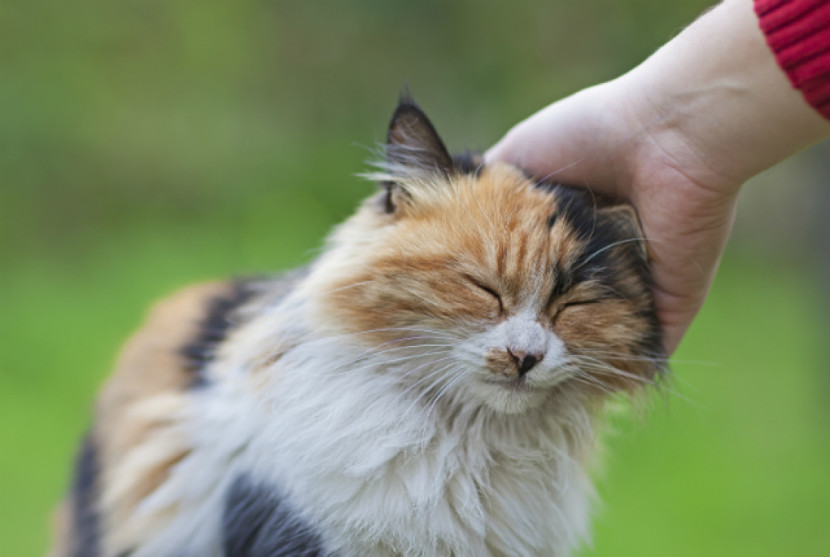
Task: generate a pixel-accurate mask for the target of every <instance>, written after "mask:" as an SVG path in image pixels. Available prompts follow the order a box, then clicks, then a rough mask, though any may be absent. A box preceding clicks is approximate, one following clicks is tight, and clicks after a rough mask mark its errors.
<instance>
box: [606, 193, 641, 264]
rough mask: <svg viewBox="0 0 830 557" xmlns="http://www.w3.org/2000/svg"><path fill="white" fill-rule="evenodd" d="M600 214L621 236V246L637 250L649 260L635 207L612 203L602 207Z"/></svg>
mask: <svg viewBox="0 0 830 557" xmlns="http://www.w3.org/2000/svg"><path fill="white" fill-rule="evenodd" d="M598 216H599V218H601V219H602V220H603V221H604V223H605V225H606V226H609V227H611V228H612V229H613V230H614V233H615V236H617V237H619V238H621V240H619V241H620V242H621V243H620V246H621V247H625V248H626V249H627V250H629V251H633V252H635V253H636V254H637V255H638V256H639V257H641V258H642V259H643V260H646V261H647V260H648V258H649V255H648V245H647V244H646V239H645V236H644V235H643V228H642V226H641V225H640V219H639V218H638V217H637V211H635V210H634V207H632V206H631V205H628V204H621V205H612V206H610V207H604V208H602V209H600V210H599V214H598Z"/></svg>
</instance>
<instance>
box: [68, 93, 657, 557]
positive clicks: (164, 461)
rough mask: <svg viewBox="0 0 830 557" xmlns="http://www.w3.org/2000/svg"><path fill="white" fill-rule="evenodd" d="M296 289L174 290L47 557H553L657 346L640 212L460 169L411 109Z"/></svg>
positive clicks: (135, 348) (95, 435) (127, 360)
mask: <svg viewBox="0 0 830 557" xmlns="http://www.w3.org/2000/svg"><path fill="white" fill-rule="evenodd" d="M371 177H372V179H374V180H376V181H377V182H378V183H379V184H380V185H381V189H380V191H379V192H378V193H377V194H376V195H375V196H373V197H371V198H369V199H368V200H367V201H366V202H364V203H363V205H362V206H361V207H360V208H359V210H358V211H357V213H356V214H355V215H354V216H353V217H351V218H350V219H348V220H347V221H346V222H345V223H343V224H342V225H340V226H339V227H338V228H337V229H336V230H335V231H334V233H333V234H332V235H331V237H330V238H329V240H328V243H327V247H326V250H325V251H324V253H323V254H322V256H321V257H320V258H319V259H318V260H317V261H315V262H314V263H313V264H312V265H311V266H310V268H309V269H307V270H302V271H298V272H294V273H291V274H288V275H282V276H280V277H276V278H266V279H260V280H248V281H236V282H231V283H215V284H207V285H200V286H196V287H192V288H189V289H187V290H184V291H183V292H181V293H179V294H177V295H176V296H174V297H172V298H171V299H169V300H166V301H164V302H162V303H160V304H159V305H158V306H156V308H155V309H154V310H153V311H152V313H151V314H150V316H149V319H148V321H147V323H146V325H145V326H144V328H143V329H141V330H140V331H139V332H138V333H137V335H136V336H135V337H133V338H132V339H131V340H130V341H129V343H128V344H127V345H126V347H125V349H124V351H123V353H122V355H121V357H120V360H119V361H118V364H117V367H116V370H115V373H114V374H113V376H112V377H111V378H110V379H109V381H108V382H107V384H106V386H105V387H104V389H103V392H102V393H101V395H100V398H99V401H98V403H97V406H96V410H95V420H94V424H93V426H92V428H91V430H90V432H89V434H88V435H87V437H86V440H85V441H84V445H83V448H82V450H81V453H80V457H79V459H78V462H77V466H76V476H75V482H74V485H73V489H72V493H71V495H70V497H69V498H68V500H67V502H66V503H65V504H64V507H63V509H62V510H61V512H60V514H59V518H58V536H57V537H58V542H57V545H56V548H55V549H54V552H53V555H55V556H59V557H82V556H83V557H97V556H107V557H122V556H129V557H168V556H169V557H213V556H217V557H218V556H222V555H227V556H232V557H237V556H241V557H247V556H250V557H266V556H270V557H276V556H286V555H308V556H312V555H320V556H322V555H332V556H335V555H336V556H343V557H348V556H361V557H363V556H392V555H406V556H443V555H446V556H449V555H454V556H476V557H479V556H486V555H517V556H518V555H522V556H525V555H526V556H532V555H546V556H564V555H568V554H569V553H570V552H571V550H572V549H573V548H574V547H576V546H577V544H578V543H579V542H580V540H584V539H585V538H586V537H587V534H588V522H589V520H588V519H589V507H590V500H591V485H590V482H589V479H588V477H587V475H586V471H585V470H586V465H587V462H588V460H589V458H590V456H591V452H592V447H593V445H594V437H595V430H596V426H597V424H596V422H597V416H598V414H599V411H600V408H601V406H602V404H603V401H604V400H605V399H607V397H608V396H609V395H610V394H612V393H616V392H620V391H634V390H637V389H639V388H640V387H641V386H642V385H644V384H649V383H652V382H653V380H654V379H655V377H656V376H657V375H658V374H659V373H660V371H661V366H660V362H661V361H663V360H662V359H661V356H662V353H663V350H662V344H661V340H660V329H659V325H658V322H657V319H656V317H655V311H654V305H653V300H652V295H651V290H650V286H649V272H648V263H647V256H646V251H645V248H644V244H643V241H642V238H641V233H640V231H639V228H638V224H637V219H636V216H635V214H634V213H633V210H632V209H631V208H630V207H629V206H626V205H613V204H608V203H606V202H605V201H604V200H601V199H597V198H595V197H594V196H592V195H591V193H590V192H589V191H588V190H586V189H577V188H569V187H566V186H562V185H557V184H553V183H547V182H537V181H534V180H532V179H530V178H528V177H527V176H526V175H525V174H523V173H522V172H521V171H520V170H519V169H517V168H514V167H512V166H509V165H506V164H493V165H490V166H483V165H482V163H481V161H480V160H479V159H478V158H477V157H474V156H469V155H468V156H464V157H455V158H453V157H451V156H450V155H449V154H448V152H447V150H446V148H445V147H444V145H443V143H442V141H441V139H440V138H439V136H438V134H437V133H436V132H435V129H434V128H433V126H432V124H431V123H430V122H429V120H428V119H427V117H426V116H425V115H424V114H423V112H421V110H420V109H419V108H418V107H417V106H416V105H415V104H414V102H412V101H411V100H410V99H408V98H404V99H402V100H401V102H400V104H399V106H398V107H397V110H396V111H395V113H394V115H393V118H392V121H391V124H390V127H389V132H388V139H387V145H386V157H385V160H383V161H381V162H380V163H379V164H378V166H377V169H376V171H375V172H373V173H372V174H371Z"/></svg>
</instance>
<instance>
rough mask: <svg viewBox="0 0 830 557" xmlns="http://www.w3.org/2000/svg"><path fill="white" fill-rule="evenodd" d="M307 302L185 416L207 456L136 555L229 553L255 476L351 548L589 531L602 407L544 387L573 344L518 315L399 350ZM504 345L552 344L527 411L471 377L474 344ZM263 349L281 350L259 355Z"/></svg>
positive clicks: (562, 546)
mask: <svg viewBox="0 0 830 557" xmlns="http://www.w3.org/2000/svg"><path fill="white" fill-rule="evenodd" d="M309 304H310V302H309V301H308V298H307V297H306V296H305V294H303V292H302V289H301V290H300V291H297V292H295V293H294V295H292V296H290V297H289V298H288V299H287V300H285V301H284V302H283V303H282V304H280V305H279V306H278V307H274V308H271V309H270V310H268V311H267V312H266V313H265V314H264V315H262V316H261V317H259V318H258V319H256V320H255V321H254V322H252V323H250V324H249V325H248V326H246V328H245V329H243V330H242V331H240V333H239V337H240V338H242V337H244V338H245V339H246V341H245V342H244V343H243V342H238V343H236V344H234V343H229V346H233V347H234V349H233V350H228V351H226V352H224V353H222V354H221V355H220V358H219V359H218V360H216V361H215V362H214V364H213V366H212V367H211V368H210V370H209V371H210V372H211V373H212V375H213V378H212V379H213V382H214V385H213V386H212V387H210V388H208V389H205V390H202V391H194V394H193V395H192V396H193V404H192V405H191V406H190V407H189V409H188V410H187V411H186V412H185V414H183V415H182V416H181V417H180V422H181V423H182V428H183V430H184V431H185V433H186V434H187V435H188V436H189V437H190V439H191V440H192V444H193V447H194V450H193V451H192V453H191V454H190V455H189V456H188V457H187V458H185V459H184V460H183V461H181V462H180V463H179V464H178V465H177V466H176V467H175V468H174V469H173V471H172V473H171V476H170V478H169V479H168V481H167V482H166V483H165V484H163V485H162V486H161V487H160V488H159V489H158V490H157V491H156V492H155V493H154V494H153V495H152V496H151V497H150V498H148V499H147V500H146V501H145V502H144V503H143V505H142V508H141V509H140V512H143V513H154V512H160V511H161V510H163V509H168V508H171V506H175V508H176V511H177V512H176V513H175V514H174V515H173V518H172V519H171V521H170V522H169V524H168V525H167V527H166V528H164V529H163V530H161V531H159V532H158V535H157V536H156V537H155V538H154V539H153V540H151V541H150V542H148V543H145V544H144V545H142V546H141V549H139V550H138V551H136V552H135V553H134V554H133V555H134V557H149V556H166V555H179V554H181V553H179V552H180V551H181V550H183V549H184V548H186V549H187V552H186V554H187V555H199V556H204V557H212V556H217V557H218V556H220V555H221V550H220V549H219V547H220V546H221V542H220V539H221V529H220V527H219V525H220V520H221V512H222V497H223V493H224V491H225V489H227V487H228V485H229V482H231V481H232V480H233V478H234V477H236V476H237V474H241V473H244V474H248V475H249V477H251V478H252V479H253V480H254V481H257V482H260V483H262V484H264V485H273V486H275V488H278V489H279V491H280V492H281V493H284V494H286V496H287V498H288V500H289V501H290V503H291V504H292V505H293V506H294V507H295V508H296V509H297V510H298V511H300V513H301V514H302V516H303V518H304V519H305V520H307V521H309V522H310V523H311V524H313V525H314V527H315V529H316V530H317V531H319V532H320V533H321V535H322V537H323V540H324V544H325V547H326V549H327V550H328V551H330V552H332V553H336V554H337V555H343V556H381V555H407V556H441V555H455V556H468V555H469V556H476V557H478V556H487V555H517V556H519V555H527V556H531V555H546V556H563V555H568V554H569V553H570V551H571V549H572V548H574V547H575V546H576V545H577V543H578V542H579V541H580V540H581V539H584V538H585V537H586V536H587V530H588V502H589V499H590V485H589V482H588V480H587V478H586V475H585V473H584V462H583V459H584V457H585V455H586V454H587V453H588V452H589V449H590V446H591V445H592V442H593V433H592V431H593V426H592V418H591V415H592V412H591V411H590V410H591V409H590V408H589V407H588V403H587V402H586V401H584V400H583V399H582V398H581V397H580V395H579V392H578V391H576V390H574V391H573V392H568V391H567V390H565V389H566V388H567V385H564V386H562V389H560V390H558V391H557V390H555V389H550V388H547V389H544V390H543V389H542V387H548V386H550V385H554V384H556V382H557V381H558V380H559V378H557V377H556V373H555V370H556V369H557V366H556V362H557V361H558V358H560V357H561V351H562V346H561V341H559V340H558V339H557V338H556V337H555V336H552V335H551V334H550V333H545V334H542V333H541V332H540V331H539V329H537V328H536V326H534V324H533V322H532V320H530V319H529V318H528V317H527V316H520V317H518V318H516V320H513V321H510V320H509V321H507V322H505V324H504V325H503V326H501V327H496V328H495V329H494V330H492V331H490V332H489V333H488V334H489V336H488V335H483V336H482V337H480V338H476V339H470V341H469V342H467V343H465V344H464V345H463V346H457V347H452V348H446V347H438V348H437V350H435V351H433V352H431V353H430V352H429V351H424V354H423V355H422V356H419V355H418V354H415V355H413V353H412V352H411V351H410V352H408V353H407V354H409V356H411V357H403V356H398V357H397V358H396V357H393V356H391V354H394V352H390V351H387V352H384V351H383V350H384V349H383V348H380V349H378V350H367V348H366V347H365V345H362V343H361V339H360V338H356V337H352V336H348V335H335V334H323V333H320V331H321V330H322V328H321V327H320V325H319V323H313V322H309V316H310V315H314V314H315V311H312V308H310V307H309ZM310 331H317V333H316V334H315V333H311V332H310ZM496 344H499V345H501V346H514V347H519V346H522V347H525V348H526V349H528V350H537V349H542V348H540V347H543V348H544V350H545V360H544V361H545V362H546V363H547V364H546V365H547V367H546V368H540V369H539V373H538V377H539V379H538V382H539V385H538V386H539V392H544V393H545V394H544V396H542V397H541V399H539V400H534V402H533V403H532V404H526V405H525V407H524V410H525V411H523V412H521V413H517V414H515V415H507V414H506V413H505V412H501V411H496V410H494V409H493V408H494V407H496V408H498V406H499V404H498V403H496V402H493V401H494V400H495V399H494V395H493V394H492V392H491V391H494V390H495V389H496V387H495V386H493V385H489V386H488V387H489V388H490V391H486V392H487V393H489V394H485V400H484V402H492V404H489V405H488V404H482V400H481V398H480V394H476V393H477V391H476V389H475V388H474V387H473V386H474V385H478V384H480V379H481V377H479V375H478V374H479V373H480V367H477V366H476V365H474V361H475V356H474V354H475V352H476V350H479V352H480V354H483V352H481V350H483V349H485V348H487V347H489V346H493V345H496ZM362 346H363V347H362ZM476 346H478V348H476ZM257 347H258V348H260V349H262V348H263V347H266V350H265V353H271V354H274V353H277V352H279V353H281V354H282V356H281V357H280V358H277V359H275V361H274V362H273V363H270V364H264V361H265V360H259V359H254V360H252V359H251V354H257V353H258V354H264V353H263V351H262V350H260V351H257V350H255V348H257ZM396 348H397V347H394V346H393V347H390V350H393V349H396ZM404 352H405V351H404ZM395 360H397V363H396V362H395ZM540 365H541V364H540ZM536 371H537V370H533V371H532V372H531V374H530V375H531V376H532V374H533V373H536ZM253 375H255V376H257V377H258V379H257V380H254V379H252V376H253ZM498 389H501V390H503V391H504V390H506V389H503V388H502V387H498ZM537 394H538V393H537ZM436 395H440V399H437V400H436ZM206 525H214V526H213V527H210V526H206Z"/></svg>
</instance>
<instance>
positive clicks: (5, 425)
mask: <svg viewBox="0 0 830 557" xmlns="http://www.w3.org/2000/svg"><path fill="white" fill-rule="evenodd" d="M706 5H707V3H706V2H703V1H697V0H696V1H694V2H682V3H664V2H658V1H656V0H631V1H629V0H626V1H611V0H604V1H600V0H590V1H582V2H575V1H569V2H565V1H562V2H549V3H541V4H540V3H537V2H532V1H530V0H515V1H514V2H510V3H506V2H496V1H483V2H473V1H472V0H467V1H458V2H438V1H437V0H431V1H427V2H420V3H417V4H416V3H403V2H385V1H380V0H362V1H357V2H351V3H342V2H334V1H327V2H303V3H301V2H287V1H285V2H264V1H252V0H243V1H239V2H235V3H212V2H199V3H188V2H183V1H176V0H170V1H161V0H143V1H138V0H131V1H126V0H125V1H123V2H117V3H113V2H105V1H103V0H94V1H90V0H85V1H82V2H76V3H71V4H70V3H63V2H57V1H56V0H41V1H39V2H36V3H24V2H20V1H14V0H13V1H12V2H8V3H5V4H4V5H3V6H2V7H0V36H1V37H3V39H2V40H3V48H0V83H2V86H1V87H0V315H2V319H0V555H2V556H6V555H9V556H18V555H20V556H28V555H39V554H41V553H42V552H43V550H44V548H45V547H46V544H47V530H46V522H47V520H46V519H47V515H48V513H49V511H50V509H51V508H52V506H53V505H54V503H55V502H56V501H57V500H58V498H59V497H60V494H61V493H62V491H63V489H64V487H65V485H66V483H67V478H68V474H69V462H70V460H71V455H72V454H73V452H74V450H75V445H76V442H77V439H78V437H79V435H80V434H81V432H82V431H83V430H84V429H85V427H86V426H87V424H88V418H89V407H90V404H91V401H92V400H93V395H94V392H95V390H96V389H97V387H98V385H99V384H100V382H101V381H102V379H103V378H104V377H105V376H106V374H107V372H108V368H109V366H110V364H111V362H112V360H113V358H114V355H115V353H116V350H117V347H118V346H119V345H120V343H121V342H122V341H123V339H124V338H125V337H126V335H128V334H129V332H130V331H131V330H133V329H134V328H135V326H136V325H137V324H138V322H139V321H140V319H141V315H142V314H143V312H144V310H145V309H146V307H147V306H148V304H149V303H150V302H151V301H152V300H154V299H156V298H158V297H161V296H163V295H165V294H167V293H169V292H170V291H172V290H174V289H175V288H177V287H179V286H181V285H184V284H186V283H189V282H194V281H198V280H202V279H207V278H213V277H220V276H226V275H229V274H243V273H245V272H252V271H253V272H255V271H262V270H270V269H280V268H288V267H291V266H294V265H297V264H300V263H302V262H303V261H307V260H308V259H310V258H311V257H313V255H314V250H315V249H316V248H317V247H318V246H319V245H320V240H321V238H322V237H323V236H324V235H325V233H326V232H327V231H328V230H329V229H330V227H331V226H332V225H333V224H334V223H336V222H338V221H339V220H341V219H342V218H343V217H345V216H346V215H348V214H349V212H350V211H351V210H352V208H353V207H354V205H355V203H356V202H357V200H358V199H360V198H361V197H362V196H364V195H366V194H368V193H369V192H371V191H372V186H371V185H370V184H365V183H363V182H361V181H360V180H359V179H357V178H354V177H353V174H354V173H356V172H359V171H361V170H363V163H362V161H363V160H364V159H365V158H366V157H367V155H368V152H367V149H366V148H365V147H366V146H372V145H373V144H374V142H375V141H377V140H379V139H381V138H382V137H383V134H384V132H385V124H386V121H387V118H388V116H389V114H390V113H391V110H392V108H393V106H394V103H395V99H396V96H397V93H398V90H399V89H400V87H401V85H402V84H403V83H404V82H406V81H408V82H409V83H410V85H411V86H412V89H413V92H414V93H415V96H416V99H418V101H419V102H420V103H421V104H422V105H423V106H424V108H425V109H426V110H427V112H428V113H429V114H430V115H431V117H432V118H433V120H434V122H435V123H436V125H437V126H438V128H439V130H440V131H441V132H442V134H443V135H444V136H445V139H446V140H447V143H448V144H449V145H450V146H451V147H453V148H455V149H459V150H460V149H463V148H465V147H471V148H476V147H486V146H487V145H488V144H490V143H491V142H492V141H494V140H495V139H496V138H497V137H498V135H499V134H500V133H503V131H504V130H505V129H506V128H507V127H509V126H510V125H511V124H513V123H514V122H515V121H516V120H518V119H519V118H521V117H523V116H525V115H527V114H528V113H529V112H531V111H533V110H535V109H537V108H538V107H540V106H542V105H544V104H545V103H547V102H549V101H550V100H552V99H554V98H556V97H558V96H561V95H564V94H567V93H569V92H571V91H573V90H576V89H578V88H580V87H583V86H586V85H590V84H592V83H595V82H598V81H602V80H604V79H609V78H611V77H613V76H615V75H617V74H619V73H621V72H623V71H625V70H626V69H627V68H629V67H630V66H632V65H633V64H635V63H636V62H638V61H639V60H641V59H642V58H643V57H645V56H646V55H647V54H648V53H649V52H650V51H651V50H653V49H654V48H656V47H657V46H658V45H660V44H661V43H662V42H663V41H665V39H666V38H668V37H669V36H671V35H672V34H673V33H674V32H675V31H676V30H677V29H679V28H680V27H681V26H682V25H683V24H685V23H687V22H689V21H690V20H691V19H692V18H693V17H694V16H695V15H696V14H697V13H699V12H700V10H701V9H702V8H703V7H704V6H706ZM740 253H741V250H740V246H734V249H733V253H732V254H730V255H729V256H727V258H726V262H725V265H724V269H723V272H722V273H721V275H720V276H719V279H718V282H717V284H716V285H715V289H714V291H713V294H712V297H711V299H710V301H709V303H708V305H707V307H706V308H705V309H704V311H703V313H702V315H701V317H700V319H699V320H698V321H697V322H696V324H695V326H694V328H693V329H692V331H691V333H690V334H689V336H688V338H687V340H686V342H685V344H684V346H683V347H682V349H681V351H680V352H679V353H678V355H677V359H678V362H677V363H676V364H675V366H674V369H675V375H676V377H677V382H676V384H675V385H674V386H673V389H674V390H675V391H678V392H679V393H680V394H679V395H668V396H666V397H665V400H664V401H663V402H657V403H656V404H655V408H654V409H653V410H652V411H651V412H650V413H649V415H648V416H647V417H646V418H645V419H642V420H640V421H638V420H626V419H619V420H617V423H616V424H615V429H616V434H615V435H614V436H612V437H611V438H610V440H609V445H610V447H609V451H608V452H609V458H608V463H607V466H606V471H605V473H604V474H603V476H602V479H601V481H600V486H601V492H602V495H603V499H604V501H605V505H604V508H603V510H602V511H601V512H600V513H599V516H598V520H597V524H596V531H597V535H596V542H595V549H594V550H592V551H586V552H585V554H586V555H635V554H636V555H639V556H647V555H666V554H671V555H680V556H682V555H713V556H716V555H724V556H726V555H730V556H734V555H753V556H756V555H757V556H765V555H769V556H772V555H776V556H777V555H782V554H787V555H793V554H797V555H807V556H810V555H823V554H826V548H827V547H830V533H829V532H828V529H827V528H826V511H825V510H824V507H825V506H826V504H825V502H826V499H827V497H828V495H830V478H828V474H827V473H826V470H827V463H828V462H830V444H828V442H827V438H828V434H827V432H828V428H829V427H830V423H828V422H830V412H828V410H827V409H826V404H824V400H826V398H827V392H828V388H827V387H828V382H827V380H826V379H824V378H823V375H822V374H821V362H820V361H819V360H820V354H821V352H820V350H821V349H822V348H823V345H822V343H823V342H825V340H826V336H827V335H826V332H827V331H826V329H824V328H823V327H824V324H823V323H822V321H821V318H822V316H821V315H819V314H818V309H817V306H816V304H815V300H816V298H817V296H818V295H819V294H820V293H821V288H819V286H820V285H818V284H815V283H814V282H812V281H813V279H811V278H810V276H809V275H808V274H807V273H806V271H805V269H806V267H804V266H803V265H799V264H798V263H797V262H792V261H789V262H787V264H782V263H781V261H780V260H777V259H772V258H771V259H767V260H759V259H757V258H752V259H749V258H745V257H742V256H741V255H740ZM824 287H826V285H824ZM683 360H692V361H696V360H703V361H705V362H712V363H713V365H709V364H695V363H683ZM659 400H660V399H658V401H659Z"/></svg>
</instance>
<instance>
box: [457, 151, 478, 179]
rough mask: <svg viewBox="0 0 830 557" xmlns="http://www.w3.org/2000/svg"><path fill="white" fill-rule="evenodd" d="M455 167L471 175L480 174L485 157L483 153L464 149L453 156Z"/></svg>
mask: <svg viewBox="0 0 830 557" xmlns="http://www.w3.org/2000/svg"><path fill="white" fill-rule="evenodd" d="M452 160H453V164H454V165H455V169H456V170H457V171H459V172H461V173H462V174H469V175H470V176H478V175H479V174H481V170H482V169H483V168H484V159H483V158H482V157H481V153H476V152H471V151H464V152H463V153H460V154H458V155H453V157H452Z"/></svg>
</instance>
